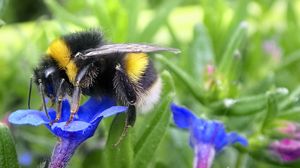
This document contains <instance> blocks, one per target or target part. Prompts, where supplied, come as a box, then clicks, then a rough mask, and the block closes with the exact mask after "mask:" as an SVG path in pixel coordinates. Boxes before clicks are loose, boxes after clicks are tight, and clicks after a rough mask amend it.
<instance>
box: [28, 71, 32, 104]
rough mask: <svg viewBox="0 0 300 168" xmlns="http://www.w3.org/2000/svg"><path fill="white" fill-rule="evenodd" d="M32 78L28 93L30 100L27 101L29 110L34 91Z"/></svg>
mask: <svg viewBox="0 0 300 168" xmlns="http://www.w3.org/2000/svg"><path fill="white" fill-rule="evenodd" d="M32 78H33V77H32V76H31V77H30V83H29V91H28V99H27V106H28V109H30V104H31V103H30V102H31V91H32Z"/></svg>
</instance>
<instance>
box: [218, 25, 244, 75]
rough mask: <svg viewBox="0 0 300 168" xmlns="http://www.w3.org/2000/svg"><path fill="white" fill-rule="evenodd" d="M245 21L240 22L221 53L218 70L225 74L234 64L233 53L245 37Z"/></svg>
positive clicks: (228, 72)
mask: <svg viewBox="0 0 300 168" xmlns="http://www.w3.org/2000/svg"><path fill="white" fill-rule="evenodd" d="M247 28H248V26H247V23H246V22H241V23H240V25H239V26H238V28H237V29H236V31H235V33H234V34H233V35H232V37H231V38H230V41H229V44H228V46H227V47H226V50H225V52H224V54H223V55H222V60H221V62H220V66H219V67H220V68H219V70H220V72H223V73H224V74H226V76H228V75H230V73H232V72H231V70H232V66H234V62H235V58H234V55H235V53H236V52H237V51H238V49H239V47H240V46H241V44H242V42H243V41H244V40H245V39H246V34H247Z"/></svg>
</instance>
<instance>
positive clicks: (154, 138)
mask: <svg viewBox="0 0 300 168" xmlns="http://www.w3.org/2000/svg"><path fill="white" fill-rule="evenodd" d="M162 78H163V82H164V91H163V94H162V95H163V98H162V100H161V103H160V105H159V106H158V107H157V108H155V109H154V110H153V111H152V113H153V114H154V115H153V117H152V118H150V119H149V120H146V121H145V122H143V125H144V127H145V130H144V132H143V133H142V135H141V136H140V137H139V138H138V140H137V142H136V143H135V145H134V152H135V157H134V163H133V167H135V168H144V167H148V165H149V163H150V162H151V161H152V159H153V156H154V154H155V151H156V149H157V148H158V146H159V144H160V142H161V141H162V139H163V138H164V135H165V133H166V131H167V128H168V125H169V121H170V116H171V113H170V110H169V108H170V103H171V101H172V100H173V97H174V84H173V80H172V77H171V75H170V74H169V73H168V72H166V71H165V72H163V73H162Z"/></svg>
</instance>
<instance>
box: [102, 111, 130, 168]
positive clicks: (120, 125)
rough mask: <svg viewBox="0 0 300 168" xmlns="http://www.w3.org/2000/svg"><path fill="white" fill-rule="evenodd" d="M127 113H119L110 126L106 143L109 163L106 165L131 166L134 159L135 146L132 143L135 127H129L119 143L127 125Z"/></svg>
mask: <svg viewBox="0 0 300 168" xmlns="http://www.w3.org/2000/svg"><path fill="white" fill-rule="evenodd" d="M126 116H127V114H126V113H121V114H118V115H117V116H116V117H115V118H114V120H113V122H112V124H111V127H110V130H109V135H108V139H107V144H106V149H105V150H106V152H105V153H106V155H107V158H106V159H107V161H105V162H107V165H106V166H105V167H112V168H114V167H118V168H131V167H132V166H131V165H132V160H133V146H132V143H131V134H132V131H133V128H129V130H128V132H127V135H126V136H125V137H123V139H122V141H121V142H120V143H119V144H117V146H116V143H117V142H118V140H119V138H120V137H121V135H122V132H123V129H124V127H125V119H126Z"/></svg>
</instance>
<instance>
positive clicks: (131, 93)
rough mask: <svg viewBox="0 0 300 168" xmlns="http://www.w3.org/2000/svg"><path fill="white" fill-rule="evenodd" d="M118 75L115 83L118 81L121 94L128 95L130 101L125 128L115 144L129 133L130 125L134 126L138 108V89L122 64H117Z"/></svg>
mask: <svg viewBox="0 0 300 168" xmlns="http://www.w3.org/2000/svg"><path fill="white" fill-rule="evenodd" d="M116 70H117V71H116V77H115V83H117V89H118V92H119V93H120V94H123V95H124V96H125V97H126V100H127V102H128V103H129V106H128V110H127V113H126V114H127V116H126V121H125V126H124V129H123V132H122V134H121V136H120V138H119V140H118V141H117V143H116V144H115V146H117V145H118V144H119V143H120V142H121V141H122V139H123V138H124V137H125V136H126V135H127V132H128V129H129V128H130V127H133V126H134V123H135V120H136V108H135V105H134V104H135V102H136V96H137V95H136V91H135V89H134V87H136V86H134V84H133V83H132V82H131V81H130V80H129V78H128V76H127V75H126V73H125V72H124V70H123V69H122V68H121V66H120V65H117V67H116Z"/></svg>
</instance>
